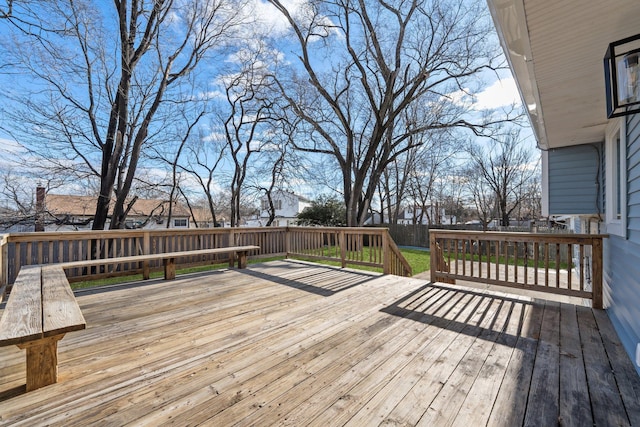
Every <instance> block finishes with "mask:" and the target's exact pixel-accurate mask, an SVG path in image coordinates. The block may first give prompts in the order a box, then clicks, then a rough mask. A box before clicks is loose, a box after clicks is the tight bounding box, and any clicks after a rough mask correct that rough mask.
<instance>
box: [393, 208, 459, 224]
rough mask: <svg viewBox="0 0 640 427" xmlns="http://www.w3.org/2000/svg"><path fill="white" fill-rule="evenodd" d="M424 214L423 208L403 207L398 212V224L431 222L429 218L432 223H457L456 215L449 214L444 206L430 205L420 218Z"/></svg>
mask: <svg viewBox="0 0 640 427" xmlns="http://www.w3.org/2000/svg"><path fill="white" fill-rule="evenodd" d="M421 214H422V208H420V207H417V206H416V207H409V208H406V209H403V210H401V211H400V213H399V214H398V224H402V225H411V224H423V225H426V224H429V218H431V223H432V224H443V225H451V224H456V216H455V215H447V213H446V211H445V209H444V208H437V205H436V206H432V205H428V206H427V210H426V211H425V212H424V215H422V218H420V215H421Z"/></svg>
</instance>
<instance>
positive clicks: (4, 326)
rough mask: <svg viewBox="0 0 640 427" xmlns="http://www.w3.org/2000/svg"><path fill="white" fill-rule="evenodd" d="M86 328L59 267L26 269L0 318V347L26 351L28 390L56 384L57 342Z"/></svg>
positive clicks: (17, 281)
mask: <svg viewBox="0 0 640 427" xmlns="http://www.w3.org/2000/svg"><path fill="white" fill-rule="evenodd" d="M85 328H86V322H85V320H84V316H83V315H82V312H81V311H80V307H79V306H78V303H77V301H76V299H75V296H74V295H73V291H72V290H71V287H70V286H69V282H68V281H67V278H66V276H65V274H64V270H63V269H62V268H61V267H60V266H57V265H43V266H41V265H29V266H23V267H22V268H21V269H20V273H19V274H18V277H17V278H16V281H15V283H14V285H13V288H12V291H11V294H10V295H9V299H8V300H7V304H6V306H5V309H4V311H3V312H2V317H1V318H0V347H4V346H8V345H14V344H15V345H17V346H18V347H19V348H21V349H26V351H27V355H26V357H27V369H26V370H27V391H31V390H35V389H37V388H40V387H44V386H46V385H49V384H53V383H55V382H57V379H58V341H59V340H61V339H62V338H63V337H64V335H65V334H66V333H67V332H71V331H77V330H80V329H85Z"/></svg>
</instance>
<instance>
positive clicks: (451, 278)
mask: <svg viewBox="0 0 640 427" xmlns="http://www.w3.org/2000/svg"><path fill="white" fill-rule="evenodd" d="M604 237H607V236H606V235H592V234H534V233H507V232H470V231H444V230H430V244H431V280H432V281H434V282H435V281H441V282H449V283H452V282H453V283H455V280H467V281H472V282H480V283H487V284H494V285H500V286H508V287H515V288H521V289H529V290H535V291H542V292H548V293H554V294H560V295H569V296H576V297H582V298H591V300H592V305H593V307H594V308H602V239H603V238H604ZM433 248H435V249H436V250H435V251H434V249H433ZM565 260H567V261H565Z"/></svg>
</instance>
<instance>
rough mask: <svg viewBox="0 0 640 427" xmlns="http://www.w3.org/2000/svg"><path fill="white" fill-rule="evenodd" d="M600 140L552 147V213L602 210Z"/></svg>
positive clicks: (561, 213)
mask: <svg viewBox="0 0 640 427" xmlns="http://www.w3.org/2000/svg"><path fill="white" fill-rule="evenodd" d="M602 151H603V150H602V145H601V144H588V145H578V146H572V147H563V148H556V149H552V150H549V153H548V166H549V175H548V177H549V180H548V182H549V214H550V215H596V214H598V213H600V212H602V205H601V195H602V191H601V188H602V173H601V172H600V171H601V168H600V162H601V156H602Z"/></svg>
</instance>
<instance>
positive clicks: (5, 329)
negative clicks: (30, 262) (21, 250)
mask: <svg viewBox="0 0 640 427" xmlns="http://www.w3.org/2000/svg"><path fill="white" fill-rule="evenodd" d="M13 289H14V291H15V293H12V295H11V298H9V299H8V300H7V305H6V307H5V309H4V310H3V312H2V318H0V346H6V345H12V344H21V343H24V342H28V341H31V340H34V339H38V338H42V293H41V290H40V268H39V267H35V266H24V267H22V270H21V272H20V275H19V276H18V278H17V279H16V283H15V284H14V288H13Z"/></svg>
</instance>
